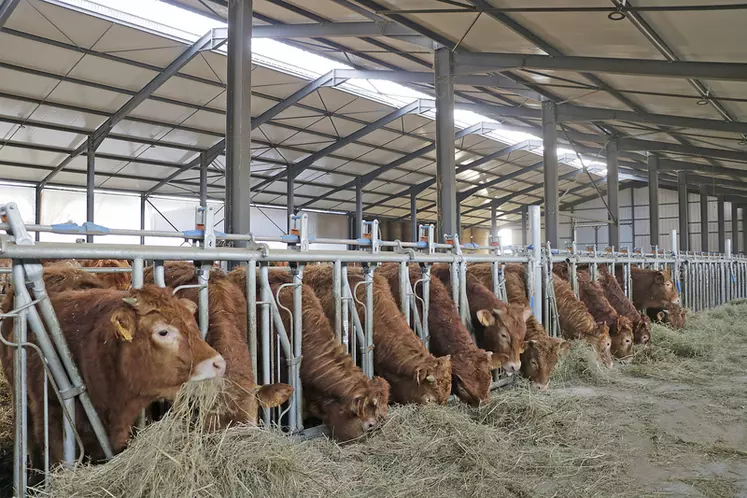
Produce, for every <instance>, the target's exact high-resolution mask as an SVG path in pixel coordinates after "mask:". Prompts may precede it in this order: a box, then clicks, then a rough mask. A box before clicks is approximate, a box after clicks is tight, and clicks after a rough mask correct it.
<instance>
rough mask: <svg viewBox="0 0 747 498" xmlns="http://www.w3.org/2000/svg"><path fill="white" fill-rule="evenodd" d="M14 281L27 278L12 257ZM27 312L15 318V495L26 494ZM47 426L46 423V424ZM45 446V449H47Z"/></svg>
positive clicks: (18, 299)
mask: <svg viewBox="0 0 747 498" xmlns="http://www.w3.org/2000/svg"><path fill="white" fill-rule="evenodd" d="M12 271H13V277H14V278H13V279H14V281H23V280H25V273H24V271H23V265H22V264H21V263H20V261H13V270H12ZM24 304H26V303H25V302H24V301H23V300H22V298H21V297H20V296H19V295H18V294H16V297H15V307H16V308H20V307H21V306H23V305H24ZM26 315H27V312H26V311H25V310H24V311H21V312H20V313H19V314H18V316H16V318H15V319H14V320H13V339H14V340H15V342H16V343H17V344H18V346H16V348H15V356H14V358H13V360H14V362H13V399H14V402H15V406H14V408H15V413H14V420H15V441H14V443H15V444H14V446H13V486H14V488H15V492H16V496H19V497H23V496H26V484H27V475H26V454H27V453H28V446H27V445H28V434H27V430H28V419H27V415H28V412H27V404H28V399H27V397H26V392H27V378H26V373H27V371H26V348H25V347H24V346H23V343H24V342H26V340H27V336H26V335H27V322H26ZM45 427H46V426H45ZM46 448H47V447H45V451H46Z"/></svg>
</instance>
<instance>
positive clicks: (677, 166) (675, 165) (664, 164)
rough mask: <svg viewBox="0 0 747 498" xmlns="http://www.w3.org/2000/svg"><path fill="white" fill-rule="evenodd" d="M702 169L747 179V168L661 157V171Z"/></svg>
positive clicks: (707, 171) (706, 171)
mask: <svg viewBox="0 0 747 498" xmlns="http://www.w3.org/2000/svg"><path fill="white" fill-rule="evenodd" d="M679 170H687V171H702V172H703V173H718V174H723V175H730V176H737V177H741V178H744V179H745V180H747V170H742V169H736V168H724V167H714V166H711V165H710V164H699V163H690V162H684V161H675V160H673V159H666V158H663V157H662V158H659V171H679Z"/></svg>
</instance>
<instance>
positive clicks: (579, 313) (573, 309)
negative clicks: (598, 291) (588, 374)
mask: <svg viewBox="0 0 747 498" xmlns="http://www.w3.org/2000/svg"><path fill="white" fill-rule="evenodd" d="M553 288H554V289H555V301H556V303H557V306H558V315H559V318H560V332H561V334H562V336H563V337H564V338H565V339H569V340H573V339H583V340H585V341H586V342H588V343H589V344H591V345H592V347H594V350H595V351H596V352H597V355H598V356H599V359H600V360H601V361H602V363H603V364H604V365H605V366H607V367H611V366H612V353H611V349H610V348H611V347H612V340H611V338H610V329H609V327H608V326H607V324H606V323H604V322H599V323H597V322H595V321H594V317H593V316H591V314H590V313H589V311H588V310H587V309H586V306H585V305H584V303H582V302H581V301H580V300H579V299H578V298H577V297H576V295H575V294H574V293H573V289H572V288H571V284H570V283H568V282H567V281H565V280H563V279H562V278H558V277H556V278H554V279H553Z"/></svg>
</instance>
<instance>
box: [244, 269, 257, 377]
mask: <svg viewBox="0 0 747 498" xmlns="http://www.w3.org/2000/svg"><path fill="white" fill-rule="evenodd" d="M246 307H247V310H246V316H247V331H246V332H247V335H248V336H249V337H247V342H248V344H249V355H250V356H251V357H252V374H253V375H254V379H255V381H258V380H259V377H258V376H257V262H256V261H254V260H253V259H252V260H249V262H248V264H247V266H246Z"/></svg>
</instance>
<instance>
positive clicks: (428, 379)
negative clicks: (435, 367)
mask: <svg viewBox="0 0 747 498" xmlns="http://www.w3.org/2000/svg"><path fill="white" fill-rule="evenodd" d="M425 380H427V381H428V382H431V383H432V382H436V377H435V376H434V375H433V374H428V375H426V376H425Z"/></svg>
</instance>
